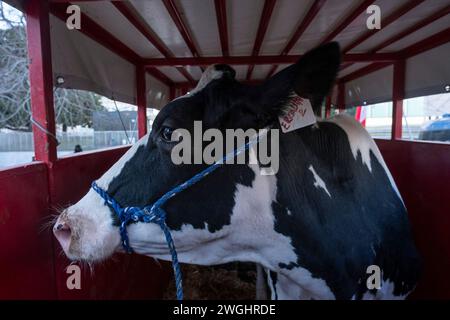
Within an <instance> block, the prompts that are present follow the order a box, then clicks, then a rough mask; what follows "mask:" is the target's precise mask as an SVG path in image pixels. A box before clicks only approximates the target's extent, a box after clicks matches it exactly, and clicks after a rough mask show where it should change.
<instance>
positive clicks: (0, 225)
mask: <svg viewBox="0 0 450 320" xmlns="http://www.w3.org/2000/svg"><path fill="white" fill-rule="evenodd" d="M377 144H378V146H379V147H380V150H381V152H382V153H383V156H384V158H385V160H386V162H387V164H388V166H389V168H390V170H391V172H392V174H393V176H394V179H395V181H396V183H397V185H398V187H399V189H400V192H401V194H402V196H403V198H404V201H405V203H406V206H407V208H408V211H409V215H410V218H411V222H412V226H413V231H414V235H415V239H416V243H417V245H418V248H419V250H420V252H421V254H422V256H423V259H424V268H425V270H424V275H423V279H422V281H421V282H420V284H419V285H418V287H417V289H416V291H415V293H414V294H413V298H428V299H429V298H447V299H448V298H450V276H449V275H448V270H450V236H449V230H450V201H449V200H448V197H449V195H450V192H449V181H450V145H445V144H432V143H421V142H406V141H389V140H386V141H384V140H378V141H377ZM125 151H126V148H117V149H109V150H104V151H98V152H92V153H84V154H77V155H73V156H70V157H66V158H63V159H60V160H58V161H57V162H56V163H54V164H53V166H51V167H49V169H47V168H46V166H45V164H43V163H39V162H36V163H33V164H30V165H28V166H24V167H18V168H13V169H9V170H3V171H0V244H1V245H0V262H1V263H0V284H1V286H0V299H4V298H9V299H35V298H36V299H57V298H59V299H74V298H86V299H105V298H118V299H124V298H135V299H141V298H159V297H161V294H162V291H163V288H164V287H165V286H166V285H167V282H168V279H169V278H170V276H171V271H170V267H169V266H168V264H163V267H160V266H159V265H157V264H155V262H153V260H152V259H150V258H146V257H141V256H136V255H117V256H115V257H114V259H111V260H109V261H108V262H105V263H103V264H101V265H100V266H96V267H95V269H94V274H95V277H94V276H92V275H91V274H90V271H89V270H87V268H83V275H82V290H68V289H67V287H66V285H65V283H66V279H67V276H68V275H67V274H66V273H65V267H66V266H68V264H69V261H67V260H66V259H65V258H64V256H63V255H61V254H60V252H61V250H60V248H59V246H58V245H57V244H56V243H54V241H53V237H52V235H51V232H50V231H49V230H47V231H45V232H40V227H41V226H42V224H43V223H44V222H45V218H46V217H48V215H49V214H50V212H51V211H50V208H51V207H52V206H55V205H58V206H62V205H66V204H68V203H74V202H76V201H77V200H78V199H79V198H80V197H81V196H82V195H83V194H84V193H85V192H86V191H87V190H88V188H89V185H90V182H91V181H92V180H93V179H95V178H97V177H99V176H100V175H101V174H102V173H103V172H104V171H105V170H106V169H107V168H109V167H110V166H111V165H112V164H113V163H114V162H115V161H116V160H117V159H118V158H119V157H120V156H121V155H122V154H123V153H124V152H125ZM49 181H50V183H49ZM49 190H51V192H49ZM50 196H51V198H50ZM50 199H51V202H50ZM54 255H55V259H54V258H53V256H54Z"/></svg>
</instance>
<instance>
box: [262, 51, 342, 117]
mask: <svg viewBox="0 0 450 320" xmlns="http://www.w3.org/2000/svg"><path fill="white" fill-rule="evenodd" d="M340 63H341V53H340V48H339V44H338V43H337V42H331V43H328V44H325V45H323V46H320V47H317V48H315V49H313V50H311V51H309V52H307V53H306V54H305V55H304V56H303V57H301V58H300V60H299V61H298V62H297V63H296V64H294V65H292V66H290V67H288V68H286V69H284V70H283V71H281V72H279V73H277V74H276V75H274V76H273V77H272V78H270V79H269V80H267V81H266V82H265V83H264V84H263V85H262V87H261V89H262V92H261V94H262V96H263V101H265V102H269V103H270V104H271V108H274V107H275V108H279V107H281V106H282V105H284V103H285V102H286V100H287V99H288V98H289V94H291V93H292V91H294V92H295V93H296V94H297V95H299V96H301V97H303V98H307V99H309V100H310V101H311V105H312V107H313V109H314V113H316V114H320V107H321V105H322V102H323V100H324V98H325V97H326V96H327V94H328V93H329V92H330V90H331V88H332V86H333V84H334V81H335V79H336V75H337V73H338V71H339V65H340ZM272 111H280V110H272Z"/></svg>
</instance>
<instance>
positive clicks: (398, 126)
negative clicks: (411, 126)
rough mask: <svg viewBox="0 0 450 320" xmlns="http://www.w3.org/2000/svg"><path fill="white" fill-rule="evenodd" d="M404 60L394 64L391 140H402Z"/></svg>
mask: <svg viewBox="0 0 450 320" xmlns="http://www.w3.org/2000/svg"><path fill="white" fill-rule="evenodd" d="M405 66H406V63H405V60H404V59H402V60H399V61H396V62H395V63H394V76H393V77H394V79H393V86H392V135H391V139H392V140H396V139H401V138H402V116H403V99H404V98H405Z"/></svg>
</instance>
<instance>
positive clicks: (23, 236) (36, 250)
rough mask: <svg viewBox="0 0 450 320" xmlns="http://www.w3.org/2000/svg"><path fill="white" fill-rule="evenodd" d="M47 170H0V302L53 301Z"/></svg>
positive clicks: (33, 167) (42, 167)
mask: <svg viewBox="0 0 450 320" xmlns="http://www.w3.org/2000/svg"><path fill="white" fill-rule="evenodd" d="M48 200H49V199H48V184H47V167H46V165H45V164H43V163H40V162H35V163H33V164H29V165H27V166H23V167H22V166H21V167H16V168H13V169H9V170H3V171H0V299H55V298H56V286H55V274H54V265H53V250H52V237H51V235H50V233H49V232H45V231H44V232H41V230H40V229H41V226H42V225H43V223H44V222H45V219H44V218H45V217H46V216H48V206H49V201H48Z"/></svg>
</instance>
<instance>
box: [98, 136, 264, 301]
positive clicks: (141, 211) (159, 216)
mask: <svg viewBox="0 0 450 320" xmlns="http://www.w3.org/2000/svg"><path fill="white" fill-rule="evenodd" d="M267 132H268V130H264V131H263V133H262V134H258V135H257V136H255V137H254V138H252V139H250V141H249V142H247V143H246V144H243V145H242V146H240V147H239V148H237V149H235V150H234V151H232V152H230V153H228V154H226V155H225V156H224V157H223V158H222V159H221V160H219V161H217V162H215V163H213V164H212V165H210V166H209V167H207V168H206V169H204V170H203V171H200V172H199V173H197V174H196V175H194V176H193V177H192V178H190V179H189V180H187V181H185V182H184V183H182V184H179V185H178V186H176V187H174V188H173V189H172V190H170V191H168V192H166V193H165V194H164V195H163V196H161V198H159V199H158V200H156V202H155V203H153V204H151V205H148V206H145V207H122V206H121V205H120V204H119V203H118V202H117V201H116V200H115V199H114V198H113V197H111V196H110V195H109V194H108V193H107V192H106V191H105V190H103V189H102V188H100V187H99V186H98V185H97V183H96V182H95V181H94V182H92V189H93V190H94V191H95V192H97V193H98V194H99V195H100V197H102V199H103V200H104V201H105V205H108V206H109V207H110V208H112V209H113V210H114V212H115V213H116V215H117V217H118V219H119V221H120V227H119V230H120V237H121V239H122V246H123V248H124V249H125V251H126V252H127V253H132V252H133V249H132V248H131V246H130V242H129V240H128V233H127V225H128V224H130V223H136V222H144V223H156V224H158V225H159V226H160V227H161V229H162V231H163V233H164V236H165V237H166V242H167V245H168V247H169V250H170V254H171V256H172V268H173V272H174V276H175V284H176V289H177V299H178V300H183V280H182V275H181V269H180V265H179V263H178V256H177V251H176V249H175V244H174V242H173V239H172V235H171V234H170V230H169V228H168V227H167V224H166V212H165V211H164V209H163V208H162V206H163V205H164V204H165V203H166V202H167V200H169V199H170V198H172V197H174V196H175V195H177V194H178V193H180V192H181V191H183V190H186V189H187V188H189V187H190V186H192V185H194V184H196V183H197V182H199V181H200V180H202V179H203V178H205V177H206V176H207V175H209V174H210V173H211V172H213V171H215V170H216V169H217V168H219V167H220V166H222V165H223V164H224V163H226V162H227V161H228V160H230V159H232V158H234V157H236V156H238V155H239V154H241V153H242V152H244V151H246V150H248V149H249V148H250V147H251V146H252V145H253V144H255V143H257V142H258V141H259V139H260V138H261V137H262V136H263V135H266V134H267Z"/></svg>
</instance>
